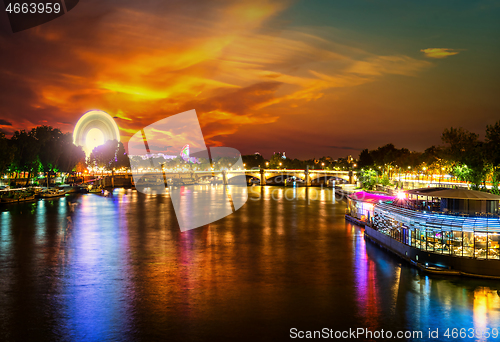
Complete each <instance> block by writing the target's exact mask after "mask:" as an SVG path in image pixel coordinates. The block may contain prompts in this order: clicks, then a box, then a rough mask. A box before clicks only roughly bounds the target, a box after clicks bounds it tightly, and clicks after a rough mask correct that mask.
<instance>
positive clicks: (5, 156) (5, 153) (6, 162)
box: [0, 132, 15, 176]
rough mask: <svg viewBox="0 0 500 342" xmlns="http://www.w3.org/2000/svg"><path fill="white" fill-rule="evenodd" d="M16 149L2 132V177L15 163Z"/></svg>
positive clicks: (0, 159) (0, 148) (0, 155)
mask: <svg viewBox="0 0 500 342" xmlns="http://www.w3.org/2000/svg"><path fill="white" fill-rule="evenodd" d="M14 155H15V147H14V146H11V144H10V142H9V140H8V139H7V138H5V134H4V133H3V132H0V176H1V175H3V174H4V173H6V172H7V171H8V170H9V168H10V167H11V164H12V162H13V161H14Z"/></svg>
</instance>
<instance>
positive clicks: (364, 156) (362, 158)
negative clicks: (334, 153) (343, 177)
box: [358, 148, 374, 168]
mask: <svg viewBox="0 0 500 342" xmlns="http://www.w3.org/2000/svg"><path fill="white" fill-rule="evenodd" d="M373 163H374V161H373V158H372V156H371V154H370V152H369V151H368V149H367V148H365V149H364V150H363V151H361V153H360V154H359V160H358V166H359V167H360V168H362V167H367V166H372V165H373Z"/></svg>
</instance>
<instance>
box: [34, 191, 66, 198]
mask: <svg viewBox="0 0 500 342" xmlns="http://www.w3.org/2000/svg"><path fill="white" fill-rule="evenodd" d="M64 195H66V192H65V191H64V190H59V189H48V190H46V191H42V192H41V193H40V195H39V196H40V197H41V198H56V197H61V196H64Z"/></svg>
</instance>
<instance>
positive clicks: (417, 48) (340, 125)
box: [0, 0, 500, 158]
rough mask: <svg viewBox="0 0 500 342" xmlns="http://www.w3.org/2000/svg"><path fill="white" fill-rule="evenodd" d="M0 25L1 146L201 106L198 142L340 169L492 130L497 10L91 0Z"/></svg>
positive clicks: (450, 4)
mask: <svg viewBox="0 0 500 342" xmlns="http://www.w3.org/2000/svg"><path fill="white" fill-rule="evenodd" d="M0 20H1V26H0V61H1V63H0V129H1V130H2V131H4V132H5V133H6V134H11V133H12V132H13V131H15V130H19V129H31V128H32V127H34V126H37V125H42V124H45V125H51V126H53V127H58V128H60V129H61V130H62V131H65V132H70V131H72V130H73V128H74V125H75V124H76V122H77V121H78V118H79V117H80V116H81V115H83V114H84V113H85V112H87V111H89V110H92V109H99V110H103V111H105V112H107V113H109V114H110V115H111V116H113V117H118V118H117V119H116V122H117V124H118V126H119V128H120V133H121V135H122V141H123V142H124V143H126V142H127V140H128V139H129V137H131V136H132V135H133V134H134V133H136V132H137V131H138V130H140V129H141V128H142V127H144V126H147V125H149V124H152V123H154V122H156V121H158V120H161V119H163V118H165V117H167V116H170V115H173V114H177V113H180V112H184V111H186V110H190V109H195V110H196V112H197V114H198V118H199V121H200V123H201V128H202V131H203V134H204V136H205V140H206V143H207V145H208V146H230V147H234V148H237V149H239V150H240V151H241V152H242V153H244V154H249V153H253V152H256V151H259V152H261V153H263V154H264V156H265V157H268V158H269V157H270V154H271V153H272V152H273V151H276V152H277V151H286V153H287V155H288V156H291V157H297V158H311V157H320V156H324V155H329V156H332V157H334V158H337V157H343V156H346V155H348V154H351V155H353V156H358V155H359V152H360V150H361V149H363V148H370V149H373V148H376V147H378V146H381V145H383V144H386V143H389V142H392V143H394V144H395V145H396V147H407V148H410V149H412V150H419V151H421V150H423V149H424V148H426V147H428V146H430V145H433V144H439V143H440V134H441V132H442V131H443V129H444V128H446V127H451V126H454V127H458V126H462V127H464V128H466V129H469V130H471V131H474V132H477V133H480V134H484V130H485V127H486V125H487V124H492V123H494V122H496V121H498V120H499V119H500V102H499V99H500V66H499V61H500V1H445V0H440V1H437V0H434V1H413V2H406V1H399V0H394V1H375V0H374V1H357V0H353V1H326V0H325V1H315V0H313V1H311V0H310V1H261V0H242V1H206V0H203V1H180V0H173V1H160V0H156V1H137V0H133V1H128V0H114V1H108V0H88V1H80V3H79V4H78V5H77V6H76V7H75V8H74V9H73V10H72V11H70V12H68V13H67V14H66V15H64V16H62V17H60V18H57V19H55V20H53V21H51V22H49V23H46V24H44V25H41V26H38V27H36V28H33V29H29V30H26V31H22V32H18V33H15V34H13V33H12V32H11V31H10V28H9V27H8V23H7V18H6V16H5V13H4V12H3V10H2V13H1V14H0Z"/></svg>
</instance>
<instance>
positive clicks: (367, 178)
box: [358, 169, 379, 190]
mask: <svg viewBox="0 0 500 342" xmlns="http://www.w3.org/2000/svg"><path fill="white" fill-rule="evenodd" d="M358 179H359V181H360V182H361V184H362V185H363V188H365V189H368V190H372V189H373V187H374V186H375V185H377V184H378V182H379V178H378V175H377V172H376V171H375V170H372V169H369V170H363V169H362V170H361V171H359V174H358Z"/></svg>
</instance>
